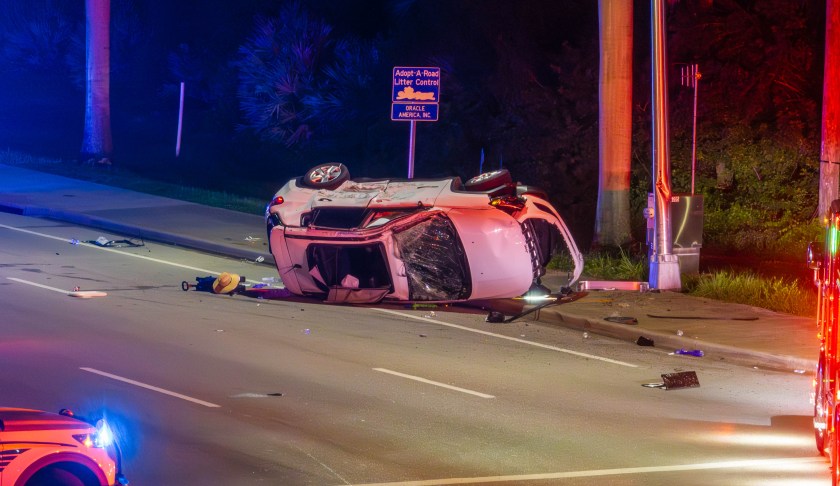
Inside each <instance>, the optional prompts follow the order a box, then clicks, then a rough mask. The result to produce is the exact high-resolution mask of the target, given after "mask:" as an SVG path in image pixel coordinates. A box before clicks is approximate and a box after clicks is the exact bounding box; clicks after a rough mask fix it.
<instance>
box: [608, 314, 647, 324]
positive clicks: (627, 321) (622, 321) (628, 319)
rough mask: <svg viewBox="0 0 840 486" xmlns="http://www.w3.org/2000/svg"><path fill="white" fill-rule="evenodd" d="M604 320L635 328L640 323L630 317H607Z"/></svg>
mask: <svg viewBox="0 0 840 486" xmlns="http://www.w3.org/2000/svg"><path fill="white" fill-rule="evenodd" d="M604 320H605V321H609V322H617V323H619V324H627V325H629V326H635V325H636V324H638V323H639V320H638V319H636V318H635V317H628V316H609V317H605V318H604Z"/></svg>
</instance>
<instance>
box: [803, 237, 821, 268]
mask: <svg viewBox="0 0 840 486" xmlns="http://www.w3.org/2000/svg"><path fill="white" fill-rule="evenodd" d="M822 260H823V250H822V245H820V244H819V243H817V242H816V241H812V242H811V243H808V254H807V256H806V261H807V262H808V268H810V269H811V270H819V269H820V267H822Z"/></svg>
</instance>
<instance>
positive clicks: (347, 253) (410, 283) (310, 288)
mask: <svg viewBox="0 0 840 486" xmlns="http://www.w3.org/2000/svg"><path fill="white" fill-rule="evenodd" d="M266 225H267V229H268V240H269V247H270V251H271V253H272V255H273V256H274V259H275V262H276V265H277V270H278V272H279V274H280V277H281V279H282V281H283V283H284V285H285V286H286V288H287V289H288V290H289V291H291V292H292V293H293V294H296V295H301V296H314V297H319V298H323V299H324V300H326V301H328V302H345V303H374V302H379V301H381V300H383V299H384V300H386V301H409V302H417V301H422V302H463V301H469V300H479V299H481V300H483V299H494V298H509V297H519V296H522V295H524V294H525V293H527V292H529V291H536V290H542V291H545V290H546V289H545V287H543V286H541V282H540V277H542V276H543V275H544V274H545V267H546V265H547V264H548V262H549V261H550V260H551V258H552V256H553V255H554V254H555V252H556V251H557V250H558V249H559V248H560V241H561V240H562V241H564V242H565V246H566V248H567V250H568V252H569V253H570V254H571V256H572V261H573V262H574V266H575V269H574V272H573V277H572V278H571V279H570V281H569V282H568V285H569V286H571V285H572V284H573V283H574V281H576V280H577V278H578V277H579V276H580V272H581V270H582V269H583V259H582V257H581V254H580V252H579V251H578V248H577V246H576V244H575V242H574V239H573V238H572V236H571V233H570V232H569V230H568V228H567V227H566V224H565V223H564V222H563V219H562V218H561V217H560V214H559V213H558V212H557V210H556V209H554V208H553V207H552V205H551V203H550V202H549V201H548V196H547V195H546V194H545V192H543V191H541V190H540V189H537V188H535V187H531V186H525V185H522V184H518V183H514V182H513V180H512V178H511V176H510V173H509V172H508V171H507V170H498V171H493V172H487V173H484V174H481V175H479V176H476V177H474V178H472V179H470V180H468V181H467V182H466V183H462V182H461V179H460V178H459V177H451V178H439V179H397V178H390V179H355V180H354V179H351V178H350V174H349V171H348V169H347V167H346V166H344V165H343V164H339V163H327V164H322V165H319V166H316V167H313V168H312V169H311V170H309V171H308V172H307V173H306V174H305V175H304V176H303V177H299V178H295V179H292V180H290V181H289V182H288V183H286V185H284V186H283V187H282V188H281V189H280V190H279V191H277V193H276V194H275V195H274V198H272V200H271V202H270V203H269V204H268V206H267V208H266Z"/></svg>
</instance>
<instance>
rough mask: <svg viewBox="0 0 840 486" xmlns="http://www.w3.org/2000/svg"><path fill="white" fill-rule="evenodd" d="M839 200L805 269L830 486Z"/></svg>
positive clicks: (838, 363)
mask: <svg viewBox="0 0 840 486" xmlns="http://www.w3.org/2000/svg"><path fill="white" fill-rule="evenodd" d="M839 246H840V199H837V200H835V201H833V202H832V203H831V207H830V209H829V212H828V215H827V216H826V230H825V243H823V244H818V243H811V244H810V245H808V255H807V260H808V266H809V267H810V268H811V269H813V270H814V283H815V284H816V286H817V289H818V290H817V337H818V338H819V342H820V355H819V361H817V369H816V373H815V376H814V388H813V392H812V393H813V402H814V436H815V438H816V442H817V449H818V450H819V451H820V453H821V454H823V455H824V456H826V457H827V458H828V460H829V461H830V462H831V484H832V485H833V486H838V484H840V388H838V386H837V385H838V383H840V354H839V353H840V339H838V337H840V336H839V335H840V326H838V324H840V322H838V318H839V316H840V307H838V304H840V254H838V247H839Z"/></svg>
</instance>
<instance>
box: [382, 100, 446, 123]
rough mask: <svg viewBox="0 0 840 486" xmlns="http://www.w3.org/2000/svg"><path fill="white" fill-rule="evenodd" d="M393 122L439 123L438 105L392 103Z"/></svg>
mask: <svg viewBox="0 0 840 486" xmlns="http://www.w3.org/2000/svg"><path fill="white" fill-rule="evenodd" d="M391 120H392V121H411V120H414V121H437V120H438V104H437V103H392V104H391Z"/></svg>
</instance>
